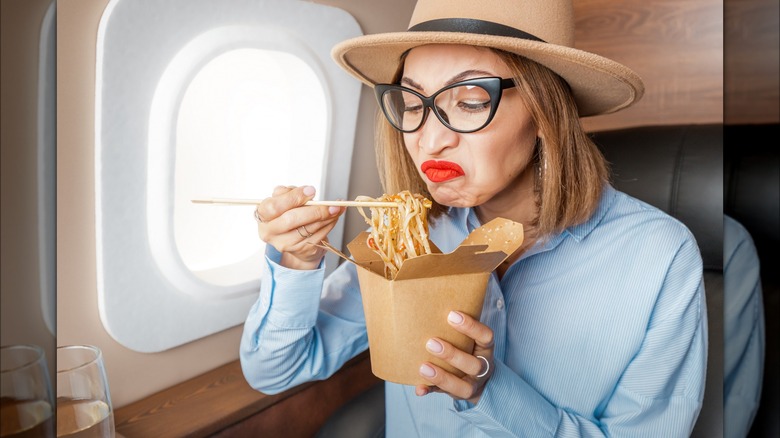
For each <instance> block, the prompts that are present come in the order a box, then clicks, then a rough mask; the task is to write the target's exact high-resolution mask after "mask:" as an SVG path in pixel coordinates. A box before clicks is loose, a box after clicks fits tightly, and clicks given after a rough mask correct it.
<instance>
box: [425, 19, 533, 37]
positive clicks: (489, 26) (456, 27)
mask: <svg viewBox="0 0 780 438" xmlns="http://www.w3.org/2000/svg"><path fill="white" fill-rule="evenodd" d="M409 31H410V32H462V33H474V34H483V35H494V36H501V37H510V38H522V39H525V40H533V41H540V42H545V41H544V40H543V39H541V38H539V37H537V36H535V35H532V34H530V33H528V32H523V31H522V30H520V29H515V28H514V27H510V26H506V25H503V24H499V23H493V22H492V21H484V20H476V19H473V18H439V19H436V20H430V21H423V22H422V23H418V24H415V25H414V26H412V27H410V28H409Z"/></svg>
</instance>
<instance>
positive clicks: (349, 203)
mask: <svg viewBox="0 0 780 438" xmlns="http://www.w3.org/2000/svg"><path fill="white" fill-rule="evenodd" d="M192 202H193V203H194V204H217V205H258V204H260V203H261V202H262V200H261V199H236V198H209V199H193V200H192ZM306 205H311V206H318V205H322V206H334V207H366V208H370V207H390V208H393V207H398V204H396V203H395V202H382V201H308V202H307V203H306Z"/></svg>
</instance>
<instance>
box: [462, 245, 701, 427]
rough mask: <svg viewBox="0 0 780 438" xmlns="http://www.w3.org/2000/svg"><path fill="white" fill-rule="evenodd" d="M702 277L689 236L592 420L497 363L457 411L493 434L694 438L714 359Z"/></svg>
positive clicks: (699, 261)
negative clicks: (635, 346) (477, 394)
mask: <svg viewBox="0 0 780 438" xmlns="http://www.w3.org/2000/svg"><path fill="white" fill-rule="evenodd" d="M702 272H703V271H702V263H701V256H700V254H699V251H698V247H697V246H696V243H695V241H694V240H693V239H692V238H690V239H689V240H687V241H684V243H682V245H681V247H680V248H679V249H678V252H677V254H676V255H675V257H674V259H673V261H672V263H671V264H670V266H669V268H668V270H667V273H666V277H665V279H664V281H663V284H662V287H661V290H660V291H659V293H658V298H657V301H656V303H655V307H654V309H653V313H652V317H651V318H650V321H649V324H648V326H647V329H646V333H645V338H644V341H643V342H642V345H641V347H640V349H639V351H637V353H636V355H635V357H634V358H633V359H632V360H631V362H630V363H629V364H628V366H627V367H626V369H625V371H624V372H623V374H622V375H621V376H620V378H619V380H618V381H616V382H615V388H614V390H613V392H612V395H611V396H610V397H609V398H608V399H607V400H605V404H604V406H603V408H602V407H600V408H602V409H600V410H599V412H594V415H593V416H592V417H587V418H586V417H585V416H583V415H578V414H575V413H574V412H571V411H569V410H567V409H565V408H562V407H560V406H555V405H554V404H553V403H551V402H550V401H548V400H547V399H545V398H544V396H543V395H542V394H540V393H539V392H538V391H537V390H535V388H533V387H532V386H531V385H530V384H528V383H527V382H526V381H524V380H523V379H522V378H521V377H520V376H519V375H518V374H517V373H515V372H514V371H512V370H511V369H509V368H508V367H507V366H506V365H504V364H503V363H501V362H498V361H497V363H496V364H495V367H496V368H495V372H494V374H493V375H492V377H491V378H490V380H489V381H488V382H487V384H486V386H485V388H484V391H483V393H482V397H481V398H480V400H479V403H478V404H477V405H471V404H469V403H467V402H463V401H458V402H455V410H456V411H459V415H461V416H463V417H464V418H466V419H467V420H468V421H470V422H472V423H473V424H474V425H475V426H477V427H479V428H480V429H482V430H483V431H485V432H486V433H487V434H488V435H490V436H491V437H515V436H518V437H519V436H539V437H540V436H550V437H564V436H566V437H598V436H621V437H622V436H630V437H660V436H664V437H667V436H668V437H672V436H689V435H690V433H691V431H692V429H693V426H694V423H695V421H696V418H697V416H698V414H699V411H700V409H701V406H702V400H703V396H704V381H705V371H706V362H707V316H706V308H707V307H706V303H705V297H704V283H703V274H702Z"/></svg>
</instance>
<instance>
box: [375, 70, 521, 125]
mask: <svg viewBox="0 0 780 438" xmlns="http://www.w3.org/2000/svg"><path fill="white" fill-rule="evenodd" d="M464 85H475V86H478V87H480V88H482V89H483V90H485V91H487V93H488V96H490V102H491V104H490V114H488V118H487V120H485V123H484V124H482V126H480V127H478V128H476V129H468V130H462V129H455V127H453V126H452V125H450V124H449V122H447V120H445V118H444V117H443V116H442V115H441V114H439V110H438V109H437V108H436V106H435V105H434V101H435V100H436V97H437V96H438V95H439V94H441V93H443V92H445V91H447V90H449V89H451V88H455V87H461V86H464ZM514 86H515V80H514V79H513V78H500V77H497V76H491V77H484V78H474V79H466V80H465V81H460V82H455V83H453V84H450V85H447V86H446V87H444V88H442V89H440V90H439V91H437V92H435V93H433V94H432V95H430V96H429V97H426V96H423V95H422V94H420V93H418V92H417V91H415V90H412V89H411V88H407V87H404V86H402V85H398V84H377V85H375V86H374V95H375V96H376V99H377V101H378V102H379V107H380V108H382V113H384V115H385V118H386V119H387V121H388V122H390V125H391V126H392V127H393V128H395V129H397V130H399V131H401V132H403V133H406V134H408V133H412V132H415V131H417V130H418V129H420V128H421V127H422V126H423V125H424V124H425V121H426V120H427V119H428V114H429V113H430V112H431V111H433V113H434V114H435V115H436V118H437V119H439V121H440V122H441V123H442V124H443V125H444V126H446V127H447V128H449V129H450V130H452V131H455V132H458V133H460V134H468V133H471V132H476V131H479V130H480V129H484V128H485V127H486V126H487V125H489V124H490V122H491V121H492V120H493V117H494V116H495V115H496V110H497V109H498V104H499V102H501V96H502V95H503V94H504V90H506V89H507V88H511V87H514ZM392 90H401V91H405V92H407V93H411V94H413V95H415V96H417V97H418V98H420V100H421V101H422V103H423V111H424V113H423V116H422V118H421V119H420V124H419V125H417V126H416V127H415V128H414V129H401V128H400V127H398V126H396V125H395V123H393V120H392V118H391V117H390V116H389V115H388V114H387V109H386V108H385V104H384V100H383V99H382V97H383V96H384V95H385V93H386V92H388V91H392Z"/></svg>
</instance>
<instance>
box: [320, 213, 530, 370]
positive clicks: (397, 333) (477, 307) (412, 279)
mask: <svg viewBox="0 0 780 438" xmlns="http://www.w3.org/2000/svg"><path fill="white" fill-rule="evenodd" d="M367 237H368V233H361V234H360V235H358V237H356V238H355V239H354V240H353V241H352V242H351V243H350V244H349V245H347V247H348V248H349V251H350V253H351V254H352V259H349V258H347V257H346V256H345V255H344V254H341V253H340V252H338V251H337V250H335V249H334V248H333V247H330V246H328V245H326V246H327V247H328V249H329V250H330V251H333V252H335V253H336V254H338V255H340V256H341V257H342V258H344V259H345V260H348V261H350V262H352V263H355V264H356V265H357V266H358V267H359V269H358V270H357V271H358V281H359V282H360V290H361V294H362V297H363V310H364V312H365V315H366V329H367V331H368V343H369V350H370V354H371V370H372V372H373V373H374V375H375V376H377V377H379V378H380V379H383V380H387V381H390V382H395V383H401V384H405V385H417V384H428V382H427V381H425V380H424V379H423V378H422V377H420V375H419V368H420V365H422V363H423V362H426V361H427V362H431V363H433V364H436V365H438V366H440V367H442V368H443V369H445V370H448V371H450V372H452V373H454V374H456V375H458V376H462V375H463V373H462V372H460V371H459V370H457V369H455V368H454V367H452V366H450V365H449V364H447V363H446V362H444V361H442V360H440V359H438V358H436V357H435V356H433V355H431V354H430V353H429V352H428V351H427V350H426V349H425V343H426V341H427V340H428V339H430V338H432V337H437V338H440V339H443V340H445V341H448V342H450V343H451V344H453V345H455V346H457V347H458V348H460V349H462V350H464V351H467V352H471V351H472V350H473V348H474V341H473V340H472V339H471V338H468V337H467V336H465V335H462V334H460V333H459V332H457V331H455V329H453V328H452V327H451V326H450V325H449V324H448V323H447V315H448V314H449V312H450V310H458V311H461V312H464V313H466V314H468V315H471V316H473V317H474V318H476V319H479V316H480V314H481V313H482V304H483V301H484V299H485V291H486V289H487V282H488V279H489V277H490V274H491V272H492V271H493V270H494V269H496V268H497V267H498V266H499V265H500V264H501V263H502V262H503V261H504V260H506V258H507V257H509V255H511V254H512V253H514V252H515V250H517V249H518V248H519V247H520V245H521V244H522V243H523V226H522V224H519V223H516V222H513V221H510V220H507V219H501V218H498V219H494V220H492V221H490V222H489V223H487V224H485V225H483V226H481V227H480V228H478V229H476V230H474V231H473V232H472V233H471V234H469V236H468V237H467V238H466V240H464V241H463V242H462V243H461V244H460V246H458V248H456V249H455V250H454V251H453V252H451V253H448V254H442V253H441V252H439V251H438V249H436V250H435V253H434V254H428V255H424V256H420V257H415V258H412V259H408V260H406V261H405V262H404V264H403V266H401V269H400V270H399V272H398V274H397V275H396V278H395V279H394V280H388V279H386V278H385V277H384V274H383V270H384V263H383V262H382V260H381V259H380V258H379V256H378V255H377V254H376V253H374V252H373V251H372V250H371V249H370V248H369V247H368V245H367V244H366V238H367ZM432 248H435V247H433V246H432Z"/></svg>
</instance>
